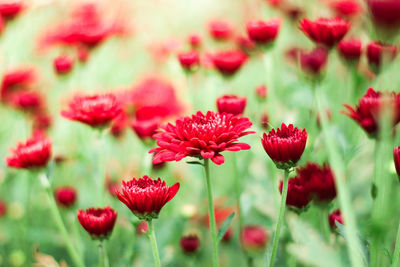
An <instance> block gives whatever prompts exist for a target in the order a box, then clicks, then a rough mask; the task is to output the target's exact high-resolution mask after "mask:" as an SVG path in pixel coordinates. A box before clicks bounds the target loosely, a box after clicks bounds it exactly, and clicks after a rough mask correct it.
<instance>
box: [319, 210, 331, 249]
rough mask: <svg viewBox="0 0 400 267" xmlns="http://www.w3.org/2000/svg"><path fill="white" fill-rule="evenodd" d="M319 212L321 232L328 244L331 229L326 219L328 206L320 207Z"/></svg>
mask: <svg viewBox="0 0 400 267" xmlns="http://www.w3.org/2000/svg"><path fill="white" fill-rule="evenodd" d="M320 213H321V228H322V229H321V230H322V234H323V235H324V238H325V241H326V242H328V244H329V243H330V239H331V230H330V227H329V220H328V216H329V207H328V206H323V207H321V209H320Z"/></svg>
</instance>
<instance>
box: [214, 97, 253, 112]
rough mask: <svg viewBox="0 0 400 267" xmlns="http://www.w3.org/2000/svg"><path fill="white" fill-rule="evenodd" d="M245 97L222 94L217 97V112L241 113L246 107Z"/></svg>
mask: <svg viewBox="0 0 400 267" xmlns="http://www.w3.org/2000/svg"><path fill="white" fill-rule="evenodd" d="M246 103H247V98H246V97H240V96H235V95H224V96H221V97H219V98H218V99H217V108H218V112H220V113H223V112H226V113H231V114H233V115H241V114H243V112H244V109H245V107H246Z"/></svg>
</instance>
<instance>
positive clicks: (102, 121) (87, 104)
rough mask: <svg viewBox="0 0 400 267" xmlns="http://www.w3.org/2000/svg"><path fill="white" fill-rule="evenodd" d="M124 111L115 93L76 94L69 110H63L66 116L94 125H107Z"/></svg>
mask: <svg viewBox="0 0 400 267" xmlns="http://www.w3.org/2000/svg"><path fill="white" fill-rule="evenodd" d="M121 111H122V109H121V106H120V103H119V102H118V101H117V98H116V97H115V96H114V95H113V94H103V95H92V96H75V97H74V98H73V99H72V101H71V102H70V103H69V110H66V111H62V112H61V115H62V116H63V117H64V118H67V119H70V120H75V121H80V122H82V123H84V124H87V125H89V126H92V127H104V126H107V124H109V123H110V122H111V121H112V120H113V119H115V118H116V117H117V116H118V115H119V114H120V112H121Z"/></svg>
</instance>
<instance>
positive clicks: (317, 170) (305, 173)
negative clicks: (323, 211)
mask: <svg viewBox="0 0 400 267" xmlns="http://www.w3.org/2000/svg"><path fill="white" fill-rule="evenodd" d="M297 177H299V178H300V179H302V180H303V181H305V185H306V187H307V191H308V193H309V194H310V197H311V198H312V199H314V200H316V201H317V202H330V201H332V200H333V199H334V198H335V197H336V186H335V178H334V176H333V172H332V170H331V168H330V167H329V166H328V165H326V164H325V165H323V166H322V167H321V166H319V165H318V164H316V163H312V162H309V163H307V164H306V165H305V166H304V167H301V168H298V169H297Z"/></svg>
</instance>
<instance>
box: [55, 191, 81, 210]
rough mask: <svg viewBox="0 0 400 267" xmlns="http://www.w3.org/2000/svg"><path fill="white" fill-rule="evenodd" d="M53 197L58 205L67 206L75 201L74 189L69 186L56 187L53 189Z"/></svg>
mask: <svg viewBox="0 0 400 267" xmlns="http://www.w3.org/2000/svg"><path fill="white" fill-rule="evenodd" d="M54 198H55V199H56V201H57V204H58V205H59V206H61V207H64V208H69V207H71V206H73V205H74V204H75V202H76V190H75V188H73V187H71V186H62V187H57V188H56V189H55V190H54Z"/></svg>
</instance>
